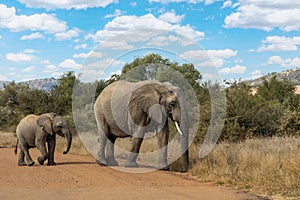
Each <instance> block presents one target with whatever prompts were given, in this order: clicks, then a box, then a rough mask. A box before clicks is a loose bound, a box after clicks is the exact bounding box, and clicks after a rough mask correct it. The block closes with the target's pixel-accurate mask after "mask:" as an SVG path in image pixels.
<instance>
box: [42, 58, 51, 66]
mask: <svg viewBox="0 0 300 200" xmlns="http://www.w3.org/2000/svg"><path fill="white" fill-rule="evenodd" d="M41 64H43V65H50V61H49V60H46V59H45V60H42V61H41Z"/></svg>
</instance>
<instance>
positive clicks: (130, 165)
mask: <svg viewBox="0 0 300 200" xmlns="http://www.w3.org/2000/svg"><path fill="white" fill-rule="evenodd" d="M125 167H138V164H137V162H136V161H126V163H125Z"/></svg>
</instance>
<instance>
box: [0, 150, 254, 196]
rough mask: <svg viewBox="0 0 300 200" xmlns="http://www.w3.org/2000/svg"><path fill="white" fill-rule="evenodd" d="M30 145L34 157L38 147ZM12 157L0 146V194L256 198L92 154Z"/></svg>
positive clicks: (12, 154) (9, 152)
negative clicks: (27, 162) (132, 169)
mask: <svg viewBox="0 0 300 200" xmlns="http://www.w3.org/2000/svg"><path fill="white" fill-rule="evenodd" d="M30 151H31V155H32V158H33V160H36V158H37V156H38V155H39V153H38V151H37V150H36V149H31V150H30ZM17 159H18V156H15V155H14V153H13V149H11V148H0V199H30V200H35V199H46V198H47V199H50V200H52V199H53V200H60V199H91V200H92V199H143V200H144V199H172V200H176V199H203V200H206V199H207V200H227V199H228V200H241V199H247V200H257V199H258V198H257V197H255V196H252V195H250V194H246V193H243V192H238V191H235V190H232V189H229V188H225V187H218V186H213V185H209V184H203V183H200V182H198V181H196V180H190V179H186V178H183V177H182V176H178V175H176V173H171V172H164V171H154V172H148V173H126V172H121V171H119V170H116V169H112V168H109V167H103V166H99V165H97V164H96V163H95V160H94V158H93V157H92V156H80V155H74V154H67V155H63V154H62V153H55V161H56V162H57V165H56V166H46V165H43V166H41V165H39V164H37V163H38V162H36V164H35V165H34V166H32V167H27V166H25V167H18V166H17ZM117 169H122V170H124V168H123V167H122V166H119V167H117ZM138 170H139V171H140V172H142V171H143V168H142V169H138Z"/></svg>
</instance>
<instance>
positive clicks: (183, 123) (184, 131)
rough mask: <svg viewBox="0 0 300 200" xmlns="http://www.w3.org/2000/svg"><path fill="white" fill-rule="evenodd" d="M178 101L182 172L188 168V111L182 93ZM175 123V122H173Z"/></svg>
mask: <svg viewBox="0 0 300 200" xmlns="http://www.w3.org/2000/svg"><path fill="white" fill-rule="evenodd" d="M181 94H183V91H181ZM178 100H179V103H180V107H181V109H180V110H181V111H180V112H181V116H180V121H179V125H180V130H178V132H179V133H180V131H181V133H180V134H181V153H182V156H181V157H182V161H183V169H182V172H186V171H187V170H188V168H189V150H188V147H189V117H188V111H187V105H186V100H185V96H184V95H179V99H178ZM175 125H176V124H175Z"/></svg>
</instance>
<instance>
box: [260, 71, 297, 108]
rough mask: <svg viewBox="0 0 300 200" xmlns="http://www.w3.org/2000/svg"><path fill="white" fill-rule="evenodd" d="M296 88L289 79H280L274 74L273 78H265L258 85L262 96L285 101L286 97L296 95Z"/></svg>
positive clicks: (267, 98) (281, 101)
mask: <svg viewBox="0 0 300 200" xmlns="http://www.w3.org/2000/svg"><path fill="white" fill-rule="evenodd" d="M294 89H295V87H294V86H293V84H292V83H290V82H288V81H280V80H278V79H277V78H276V76H272V77H271V79H270V80H269V81H268V80H264V81H263V83H262V84H261V85H260V86H259V87H258V92H257V95H260V96H262V97H263V98H265V99H266V100H268V101H271V100H277V101H279V102H280V103H283V102H284V100H285V99H287V98H289V97H291V96H292V95H294Z"/></svg>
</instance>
